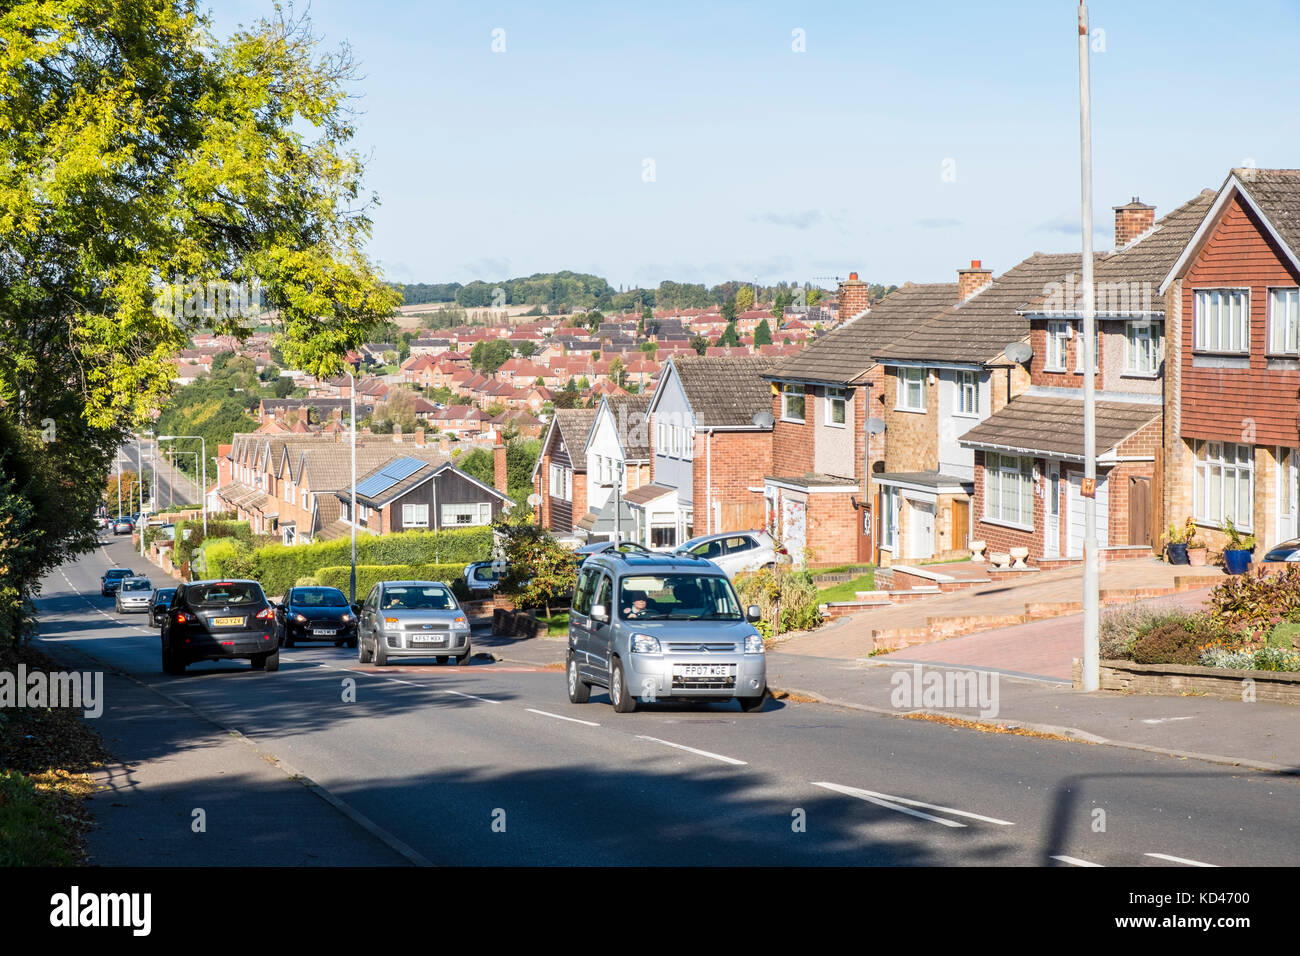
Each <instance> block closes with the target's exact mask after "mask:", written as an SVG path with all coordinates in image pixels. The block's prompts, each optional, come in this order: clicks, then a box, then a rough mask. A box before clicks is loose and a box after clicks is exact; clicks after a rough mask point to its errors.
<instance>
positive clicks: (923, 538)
mask: <svg viewBox="0 0 1300 956" xmlns="http://www.w3.org/2000/svg"><path fill="white" fill-rule="evenodd" d="M907 509H908V511H909V512H910V513H911V516H912V519H911V522H910V523H909V524H908V528H907V531H908V542H907V544H908V548H907V550H908V555H907V556H908V557H909V558H912V559H913V560H917V561H924V560H925V559H926V558H932V557H934V505H933V504H932V503H931V502H928V501H912V500H910V499H909V500H908V502H907Z"/></svg>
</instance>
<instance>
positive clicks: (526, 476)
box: [488, 438, 542, 503]
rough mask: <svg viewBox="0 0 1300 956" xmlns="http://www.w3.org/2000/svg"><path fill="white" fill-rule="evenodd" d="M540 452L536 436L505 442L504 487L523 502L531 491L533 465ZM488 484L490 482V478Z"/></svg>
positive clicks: (540, 444)
mask: <svg viewBox="0 0 1300 956" xmlns="http://www.w3.org/2000/svg"><path fill="white" fill-rule="evenodd" d="M541 453H542V443H541V442H540V441H538V440H537V439H536V438H512V439H511V440H510V441H508V442H506V488H507V489H509V494H510V497H511V498H514V499H515V500H516V501H518V502H521V503H522V502H523V501H524V500H525V499H527V497H528V496H529V495H530V494H532V491H533V467H534V466H535V465H536V464H537V458H538V456H539V455H541ZM488 484H489V485H490V484H492V482H491V480H489V481H488Z"/></svg>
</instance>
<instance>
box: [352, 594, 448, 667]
mask: <svg viewBox="0 0 1300 956" xmlns="http://www.w3.org/2000/svg"><path fill="white" fill-rule="evenodd" d="M471 653H472V650H471V648H470V638H469V618H468V617H467V616H466V615H465V611H464V609H463V608H461V606H460V604H459V603H458V602H457V601H456V596H455V595H454V594H452V593H451V588H449V587H448V586H447V585H445V584H443V583H442V582H440V581H382V582H380V583H379V584H376V585H375V586H374V587H373V588H371V589H370V594H369V596H367V598H366V602H365V603H364V604H363V605H361V622H360V624H359V625H358V628H357V660H358V661H360V662H361V663H362V664H368V663H370V662H371V661H372V660H373V661H374V662H375V663H376V664H379V665H383V664H387V663H388V662H389V660H391V659H392V658H394V657H434V658H436V659H437V661H438V663H439V664H445V663H447V661H448V660H450V659H451V658H452V657H455V659H456V663H457V664H460V665H463V664H468V663H469V657H470V654H471Z"/></svg>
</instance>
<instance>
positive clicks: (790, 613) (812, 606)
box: [735, 566, 822, 638]
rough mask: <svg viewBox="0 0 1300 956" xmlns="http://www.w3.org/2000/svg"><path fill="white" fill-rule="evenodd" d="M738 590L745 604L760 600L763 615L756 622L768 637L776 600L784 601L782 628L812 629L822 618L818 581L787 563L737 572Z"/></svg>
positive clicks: (771, 630)
mask: <svg viewBox="0 0 1300 956" xmlns="http://www.w3.org/2000/svg"><path fill="white" fill-rule="evenodd" d="M735 583H736V593H737V595H738V596H739V597H740V603H741V606H742V608H743V607H748V606H749V605H751V604H757V605H758V609H759V611H761V612H762V615H763V618H762V620H761V621H759V622H758V623H757V624H755V625H754V626H755V627H756V628H757V629H758V632H759V633H760V634H762V635H763V637H765V638H771V637H772V634H773V628H772V623H773V618H774V617H775V616H776V605H777V601H778V600H779V601H780V604H781V631H782V632H783V633H784V632H785V631H806V630H811V629H812V628H814V627H816V626H817V625H819V624H821V622H822V615H821V610H820V609H819V607H818V603H817V585H815V584H814V583H813V579H812V575H811V574H809V573H808V572H807V571H794V570H790V569H788V568H786V567H784V566H782V567H778V568H777V569H776V570H775V571H772V570H769V569H768V568H763V569H761V570H759V571H754V572H752V573H749V574H739V575H737V576H736V582H735Z"/></svg>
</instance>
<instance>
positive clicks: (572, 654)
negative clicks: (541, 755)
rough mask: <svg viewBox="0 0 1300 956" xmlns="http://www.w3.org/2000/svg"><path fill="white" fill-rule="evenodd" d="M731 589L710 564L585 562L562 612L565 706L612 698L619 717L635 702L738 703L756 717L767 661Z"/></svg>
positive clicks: (614, 558)
mask: <svg viewBox="0 0 1300 956" xmlns="http://www.w3.org/2000/svg"><path fill="white" fill-rule="evenodd" d="M758 619H759V610H758V608H757V607H756V606H753V605H751V606H750V607H749V608H748V609H747V610H744V611H742V609H741V607H740V600H739V599H738V598H737V597H736V590H735V588H734V587H733V586H732V584H731V581H730V580H729V579H728V578H727V575H726V574H724V573H723V571H722V569H721V568H719V567H718V566H717V565H715V564H713V563H712V562H711V561H705V560H703V559H702V558H696V557H691V556H683V555H664V554H653V553H647V554H638V553H635V552H618V551H606V552H601V553H599V554H594V555H592V556H591V557H589V558H588V559H587V560H586V561H585V562H583V565H582V569H581V570H580V571H579V572H578V584H577V587H576V588H575V590H574V595H573V607H572V609H571V610H570V612H569V649H568V653H567V655H566V658H565V671H566V676H567V680H568V689H569V700H570V701H572V702H573V703H575V704H582V703H586V702H587V700H588V699H589V698H590V695H591V688H592V687H593V686H596V687H604V688H607V689H608V690H609V699H610V703H611V704H613V705H614V710H615V711H617V712H618V713H620V714H626V713H631V712H632V711H633V710H635V709H636V705H637V701H638V699H639V700H642V701H647V702H649V701H654V700H660V699H670V698H671V699H673V700H680V699H687V700H698V701H728V700H733V699H734V700H736V701H738V702H739V703H740V709H741V710H742V711H745V712H746V713H751V712H754V711H759V710H762V708H763V701H764V698H765V697H766V694H767V655H766V653H765V650H766V649H765V648H764V646H763V637H762V635H761V634H759V633H758V631H756V630H755V629H754V626H753V622H755V621H757V620H758Z"/></svg>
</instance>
